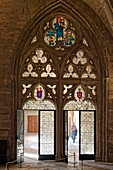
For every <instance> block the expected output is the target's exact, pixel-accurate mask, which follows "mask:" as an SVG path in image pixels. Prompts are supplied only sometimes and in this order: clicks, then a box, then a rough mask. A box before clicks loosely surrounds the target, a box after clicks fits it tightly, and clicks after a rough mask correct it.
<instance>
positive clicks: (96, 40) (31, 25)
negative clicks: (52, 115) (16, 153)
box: [13, 0, 110, 161]
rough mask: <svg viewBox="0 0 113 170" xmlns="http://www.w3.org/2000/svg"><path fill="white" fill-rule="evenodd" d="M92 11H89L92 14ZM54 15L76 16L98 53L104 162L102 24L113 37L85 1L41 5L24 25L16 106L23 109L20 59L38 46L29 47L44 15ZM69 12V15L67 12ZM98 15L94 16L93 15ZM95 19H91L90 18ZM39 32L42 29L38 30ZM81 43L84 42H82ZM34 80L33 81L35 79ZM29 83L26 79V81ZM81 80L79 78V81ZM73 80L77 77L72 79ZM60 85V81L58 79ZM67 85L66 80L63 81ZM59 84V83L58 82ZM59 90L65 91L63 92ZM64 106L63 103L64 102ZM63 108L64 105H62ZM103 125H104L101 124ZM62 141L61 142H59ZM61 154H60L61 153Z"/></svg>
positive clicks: (105, 69)
mask: <svg viewBox="0 0 113 170" xmlns="http://www.w3.org/2000/svg"><path fill="white" fill-rule="evenodd" d="M89 11H90V13H89ZM54 12H56V13H55V14H58V13H59V14H63V13H64V12H65V13H66V14H65V16H67V17H68V16H69V14H70V16H71V17H69V19H71V18H73V21H75V19H74V18H76V20H77V21H78V22H80V24H81V26H82V28H81V27H80V29H81V30H82V32H83V35H82V36H83V37H85V38H86V40H87V42H88V44H91V45H90V46H89V47H90V48H91V49H92V50H93V52H94V53H95V54H96V55H95V56H96V57H97V58H98V59H99V63H98V65H99V66H100V68H101V71H100V79H101V80H98V86H97V93H98V99H97V103H98V106H97V110H98V115H99V116H98V118H100V117H102V119H101V120H100V122H99V121H98V122H97V125H98V128H97V134H98V136H97V137H98V139H97V145H98V148H97V160H100V161H104V160H107V140H106V138H107V135H106V133H105V131H104V130H103V133H101V131H102V128H103V129H105V128H104V125H105V126H106V127H107V121H105V120H107V113H106V112H107V104H106V100H105V99H107V97H108V96H107V95H108V94H107V92H106V89H107V83H108V82H107V79H106V77H107V76H108V67H107V64H108V61H109V58H108V57H107V55H108V53H107V48H106V40H105V38H106V36H105V37H104V36H103V35H104V32H102V30H101V29H100V28H101V27H103V30H104V31H105V33H106V35H108V36H110V34H109V32H108V30H107V29H106V27H105V26H104V25H103V23H102V21H101V20H100V19H99V17H98V16H96V15H95V13H94V11H93V10H92V9H91V8H89V7H88V6H87V5H86V4H85V3H84V2H82V1H79V2H78V1H76V2H75V1H74V0H73V1H70V2H69V1H68V0H65V2H64V1H62V0H59V1H57V2H53V3H50V4H49V5H48V6H46V7H42V8H41V9H40V12H39V11H38V14H37V15H35V16H34V18H32V20H29V21H28V22H27V25H25V28H24V29H23V30H22V35H21V36H20V39H19V43H18V47H17V48H16V52H15V55H14V56H15V62H14V64H15V63H16V64H15V66H13V68H14V70H13V72H14V74H13V75H14V76H15V82H14V83H15V85H16V91H15V94H16V95H15V98H19V100H18V103H16V104H15V109H17V108H21V107H20V105H21V95H20V94H19V93H20V92H19V90H20V89H21V88H20V86H21V84H22V83H23V82H22V80H20V78H19V77H18V73H19V67H20V66H21V61H22V60H23V56H24V54H25V52H26V51H27V49H28V48H29V49H30V50H32V48H34V47H36V43H34V44H32V46H30V42H31V40H32V38H33V37H34V36H35V34H36V33H37V29H39V23H41V22H43V21H44V18H45V17H46V18H45V19H46V20H47V18H49V17H52V16H54V14H53V13H54ZM67 14H68V15H67ZM94 15H95V18H93V17H92V16H94ZM91 18H92V20H91ZM39 32H40V31H39ZM79 44H81V42H79ZM43 47H44V48H45V49H46V50H47V51H49V47H47V45H45V44H44V43H43ZM32 80H33V79H32ZM32 80H31V81H32ZM26 82H27V81H26ZM70 82H72V81H71V80H70V81H69V82H68V84H70ZM77 82H78V80H77ZM73 83H74V80H73ZM56 84H57V85H58V83H57V82H56ZM64 84H65V82H64ZM59 86H60V85H59ZM59 93H62V91H60V92H59ZM60 102H62V100H61V99H59V103H60ZM61 105H62V103H61ZM60 109H61V108H60ZM60 109H59V110H60ZM60 123H62V119H61V120H60V122H59V124H60ZM102 125H103V126H102ZM58 140H59V141H60V140H61V136H60V137H59V139H58ZM59 143H60V142H59ZM60 149H61V152H62V143H61V146H60ZM59 154H60V153H59Z"/></svg>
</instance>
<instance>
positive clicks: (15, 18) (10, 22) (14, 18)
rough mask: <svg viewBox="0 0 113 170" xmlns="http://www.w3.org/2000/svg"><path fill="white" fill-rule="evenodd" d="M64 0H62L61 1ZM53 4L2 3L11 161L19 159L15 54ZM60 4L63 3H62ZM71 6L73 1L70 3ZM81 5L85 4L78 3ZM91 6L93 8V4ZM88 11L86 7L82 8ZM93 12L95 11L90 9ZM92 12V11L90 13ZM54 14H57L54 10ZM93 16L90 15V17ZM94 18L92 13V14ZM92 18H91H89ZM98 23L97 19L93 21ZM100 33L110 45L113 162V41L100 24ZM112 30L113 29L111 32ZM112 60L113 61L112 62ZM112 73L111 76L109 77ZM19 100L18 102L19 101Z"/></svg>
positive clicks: (3, 98) (1, 62) (112, 149)
mask: <svg viewBox="0 0 113 170" xmlns="http://www.w3.org/2000/svg"><path fill="white" fill-rule="evenodd" d="M61 1H62V0H61ZM51 2H55V0H29V1H28V0H2V1H0V140H7V160H14V159H15V158H16V152H15V150H16V144H15V141H16V136H15V131H16V124H15V120H16V109H15V108H16V107H15V105H16V103H17V102H18V101H17V100H18V99H15V96H14V89H15V88H16V87H15V86H14V81H15V77H14V63H15V60H16V58H15V51H18V48H19V46H18V40H19V38H20V37H21V36H22V34H23V31H25V29H26V26H27V25H28V24H29V23H30V22H31V20H32V18H33V17H34V16H35V15H37V14H38V12H40V11H41V10H43V9H44V8H46V7H47V6H48V5H49V4H50V3H51ZM59 2H60V1H59ZM67 2H68V3H69V2H70V1H69V0H67ZM73 2H75V3H76V2H77V4H78V5H81V3H78V1H77V0H76V1H74V0H73ZM88 2H89V6H91V2H90V1H87V4H88ZM92 2H94V6H91V7H92V8H93V10H95V12H96V13H97V15H98V16H99V15H100V16H99V17H101V18H102V19H103V18H104V19H103V20H104V21H105V22H106V24H107V27H108V28H109V23H108V20H107V18H106V16H105V13H104V12H102V11H101V12H100V11H99V9H98V3H96V2H95V1H92ZM81 8H82V9H83V10H84V12H85V7H84V6H81ZM90 10H91V9H90ZM87 12H88V11H87ZM53 13H54V11H53ZM89 15H90V14H89ZM91 16H92V14H91ZM89 17H90V16H89ZM92 21H94V22H95V23H96V22H97V21H95V17H94V18H92ZM97 25H98V27H100V28H99V29H100V31H101V32H102V34H103V36H106V37H107V38H106V42H105V43H106V45H107V46H108V63H106V64H107V65H108V67H109V68H108V70H109V73H111V74H110V77H109V81H110V84H109V87H108V90H109V95H108V96H109V97H108V98H109V101H108V103H109V104H108V106H109V110H108V129H106V130H108V136H107V139H108V144H109V146H108V150H107V154H108V157H109V159H111V160H112V159H113V158H111V157H113V87H112V82H113V76H112V70H113V38H112V36H111V38H109V37H110V35H108V34H109V31H108V34H107V31H105V30H104V28H103V27H101V24H100V25H99V22H97ZM110 31H111V29H110ZM109 58H110V59H109ZM109 73H108V76H109ZM15 100H16V102H15Z"/></svg>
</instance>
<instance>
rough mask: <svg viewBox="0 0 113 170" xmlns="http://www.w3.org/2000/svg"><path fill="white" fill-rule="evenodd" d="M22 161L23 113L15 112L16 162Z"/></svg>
mask: <svg viewBox="0 0 113 170" xmlns="http://www.w3.org/2000/svg"><path fill="white" fill-rule="evenodd" d="M23 161H24V112H23V110H17V162H18V163H19V162H23Z"/></svg>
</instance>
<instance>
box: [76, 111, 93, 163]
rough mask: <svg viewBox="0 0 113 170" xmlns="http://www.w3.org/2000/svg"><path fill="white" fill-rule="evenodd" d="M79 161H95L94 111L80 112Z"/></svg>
mask: <svg viewBox="0 0 113 170" xmlns="http://www.w3.org/2000/svg"><path fill="white" fill-rule="evenodd" d="M79 116H80V117H79V120H80V124H79V125H80V127H79V129H80V135H79V137H80V140H79V141H80V143H79V159H80V160H95V154H96V149H95V148H96V111H95V110H87V111H84V110H83V111H80V114H79Z"/></svg>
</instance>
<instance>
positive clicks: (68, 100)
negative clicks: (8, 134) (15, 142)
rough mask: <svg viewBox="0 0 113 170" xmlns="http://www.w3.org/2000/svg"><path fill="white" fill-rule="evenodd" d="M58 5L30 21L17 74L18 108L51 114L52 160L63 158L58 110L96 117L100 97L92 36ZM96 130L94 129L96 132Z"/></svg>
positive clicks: (61, 120)
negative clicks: (50, 111)
mask: <svg viewBox="0 0 113 170" xmlns="http://www.w3.org/2000/svg"><path fill="white" fill-rule="evenodd" d="M62 3H63V2H60V5H61V6H60V7H59V8H58V7H56V8H55V9H54V14H52V15H50V14H49V13H48V11H46V15H45V14H43V15H44V16H42V18H41V16H40V20H39V19H38V18H37V20H36V19H35V21H36V22H34V23H33V25H32V29H31V32H29V36H27V37H26V41H25V42H24V43H25V44H24V46H22V48H21V49H22V51H21V54H20V59H19V61H18V63H19V69H18V72H17V77H18V80H17V81H18V90H19V93H18V98H19V102H18V103H19V104H18V108H20V109H22V108H23V107H26V108H27V109H28V107H29V106H32V107H33V109H38V108H39V110H40V111H41V110H46V111H47V110H55V139H54V140H55V145H54V150H55V153H54V158H55V159H61V158H63V157H64V156H66V155H67V154H66V153H65V151H66V146H67V145H65V144H66V141H64V138H65V137H66V136H65V135H66V133H64V129H65V127H67V125H66V123H67V122H68V121H65V120H66V119H67V120H68V119H69V115H70V113H69V112H68V113H66V112H65V113H64V111H63V110H65V111H70V110H71V111H77V110H78V111H80V113H79V114H80V115H81V111H82V110H86V111H87V110H96V112H97V113H98V115H99V114H100V107H101V100H100V98H101V93H102V88H101V78H102V77H101V76H102V75H101V71H100V56H99V53H98V51H97V50H96V47H95V43H93V40H92V39H91V37H92V36H93V32H92V31H91V32H89V31H88V30H87V28H86V26H85V24H83V25H82V24H81V22H82V20H81V18H78V13H77V11H75V13H74V12H73V14H72V15H70V16H69V15H68V7H66V4H65V5H64V4H62ZM64 8H65V12H64V11H63V10H64ZM59 9H60V10H59ZM66 9H67V10H66ZM49 12H50V11H49ZM93 38H95V36H93ZM94 42H95V41H94ZM40 87H41V89H40ZM41 90H42V91H43V93H42V91H41ZM41 93H42V94H41ZM40 94H41V97H40ZM40 98H42V99H41V100H42V103H41V102H39V99H40ZM50 105H51V107H48V106H50ZM40 107H41V109H40ZM46 107H48V108H46ZM44 108H46V109H44ZM51 108H52V109H51ZM70 108H71V109H70ZM89 108H90V109H89ZM64 115H65V116H64ZM66 115H68V117H67V118H66ZM86 117H87V116H86ZM94 117H95V116H94ZM80 119H81V118H80ZM20 120H21V117H20V118H19V119H18V121H19V122H20ZM72 120H73V119H72ZM18 121H17V127H18ZM79 121H80V120H79ZM96 122H98V120H96ZM68 123H69V122H68ZM39 126H40V120H39ZM99 128H100V125H98V128H97V129H98V131H100V129H99ZM17 129H19V128H17ZM97 134H99V133H97ZM67 136H69V135H68V130H67ZM66 139H67V137H66ZM98 139H99V140H100V137H98ZM99 140H98V143H99ZM97 151H98V153H97V155H99V150H97Z"/></svg>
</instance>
